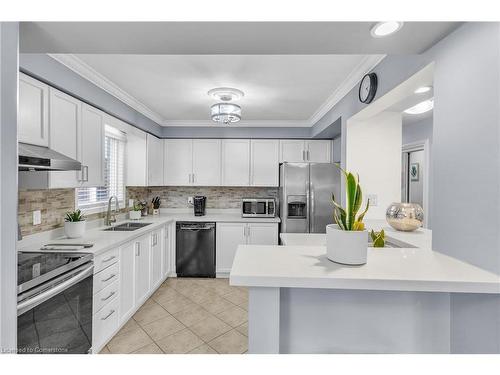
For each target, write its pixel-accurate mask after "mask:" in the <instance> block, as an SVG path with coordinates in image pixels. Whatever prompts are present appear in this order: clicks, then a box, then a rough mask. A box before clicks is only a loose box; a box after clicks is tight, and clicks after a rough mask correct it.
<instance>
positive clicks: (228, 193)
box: [18, 186, 278, 236]
mask: <svg viewBox="0 0 500 375" xmlns="http://www.w3.org/2000/svg"><path fill="white" fill-rule="evenodd" d="M194 195H205V196H206V197H207V208H216V209H228V208H229V209H231V208H232V209H235V208H240V205H241V198H245V197H261V198H262V197H274V198H277V197H278V188H268V187H191V186H158V187H128V188H127V194H126V197H127V198H126V202H128V199H134V200H144V199H145V200H147V201H151V199H152V198H153V197H155V196H159V197H160V198H161V200H162V202H161V207H163V208H188V207H189V206H188V203H187V198H188V197H190V196H194ZM74 208H75V189H50V190H20V191H19V201H18V223H19V225H20V227H21V234H22V235H23V236H27V235H30V234H35V233H40V232H44V231H48V230H52V229H56V228H59V227H62V226H63V225H64V215H65V214H66V212H68V211H71V210H74ZM36 210H40V211H41V213H42V223H41V224H40V225H33V211H36ZM124 210H126V209H122V211H124ZM86 216H87V219H89V220H93V219H98V218H100V217H103V216H104V213H99V214H92V215H86Z"/></svg>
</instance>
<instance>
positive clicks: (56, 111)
mask: <svg viewBox="0 0 500 375" xmlns="http://www.w3.org/2000/svg"><path fill="white" fill-rule="evenodd" d="M49 93H50V99H49V103H50V110H49V124H50V125H49V147H50V148H51V149H53V150H54V151H57V152H60V153H61V154H63V155H65V156H67V157H70V158H72V159H78V156H79V153H80V152H81V151H80V150H81V144H80V137H79V126H80V121H81V108H82V102H80V101H79V100H78V99H75V98H74V97H72V96H69V95H67V94H65V93H63V92H61V91H59V90H56V89H54V88H52V87H50V89H49ZM80 174H81V172H75V171H55V172H50V174H49V176H50V177H49V180H50V181H49V187H50V188H74V187H78V186H79V184H80V180H79V179H80Z"/></svg>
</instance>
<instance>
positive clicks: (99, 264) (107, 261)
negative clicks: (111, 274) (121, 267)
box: [94, 248, 120, 273]
mask: <svg viewBox="0 0 500 375" xmlns="http://www.w3.org/2000/svg"><path fill="white" fill-rule="evenodd" d="M119 256H120V251H119V249H118V248H117V249H113V250H109V251H106V252H105V253H104V254H100V255H98V256H96V257H95V259H94V273H97V272H99V271H101V270H103V269H105V268H107V267H109V266H111V265H112V264H115V263H116V262H118V259H119Z"/></svg>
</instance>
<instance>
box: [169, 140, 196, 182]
mask: <svg viewBox="0 0 500 375" xmlns="http://www.w3.org/2000/svg"><path fill="white" fill-rule="evenodd" d="M164 142H165V145H164V146H165V162H164V163H165V164H164V165H165V168H164V173H165V177H164V183H165V185H167V186H186V185H191V181H192V179H193V141H192V140H191V139H166V140H165V141H164Z"/></svg>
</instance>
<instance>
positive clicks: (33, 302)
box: [17, 264, 94, 316]
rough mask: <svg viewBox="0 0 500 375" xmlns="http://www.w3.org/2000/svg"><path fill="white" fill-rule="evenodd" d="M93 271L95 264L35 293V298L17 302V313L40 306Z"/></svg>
mask: <svg viewBox="0 0 500 375" xmlns="http://www.w3.org/2000/svg"><path fill="white" fill-rule="evenodd" d="M93 272H94V265H93V264H92V265H90V266H89V267H87V268H85V269H84V270H82V271H80V272H79V273H77V274H76V275H75V276H73V277H71V278H70V279H67V280H65V281H63V282H61V283H59V284H57V285H56V286H55V287H53V288H50V289H49V290H47V291H46V292H42V293H40V294H37V295H35V296H34V297H33V298H29V299H27V300H26V301H23V302H20V303H18V304H17V315H18V316H19V315H21V314H23V313H25V312H26V311H28V310H31V309H32V308H33V307H35V306H38V305H39V304H40V303H42V302H45V301H47V300H49V299H50V298H52V297H54V296H55V295H57V294H59V293H60V292H62V291H63V290H64V289H67V288H69V287H71V286H73V285H75V284H77V283H79V282H80V281H82V280H83V279H85V278H86V277H88V276H90V275H92V273H93ZM65 276H66V275H65Z"/></svg>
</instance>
